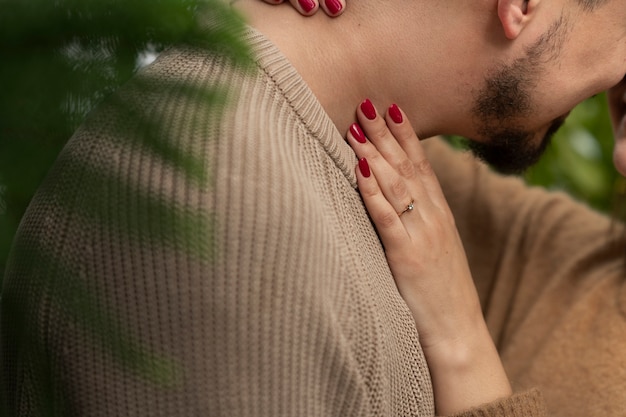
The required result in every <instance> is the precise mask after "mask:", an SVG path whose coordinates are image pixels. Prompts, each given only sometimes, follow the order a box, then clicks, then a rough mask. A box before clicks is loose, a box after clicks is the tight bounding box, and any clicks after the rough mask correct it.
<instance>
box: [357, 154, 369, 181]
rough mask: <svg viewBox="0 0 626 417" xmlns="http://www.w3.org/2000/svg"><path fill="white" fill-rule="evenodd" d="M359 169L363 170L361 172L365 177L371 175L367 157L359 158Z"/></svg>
mask: <svg viewBox="0 0 626 417" xmlns="http://www.w3.org/2000/svg"><path fill="white" fill-rule="evenodd" d="M359 171H361V174H362V175H363V176H364V177H365V178H369V177H370V174H371V172H370V166H369V164H368V163H367V159H365V158H361V159H359Z"/></svg>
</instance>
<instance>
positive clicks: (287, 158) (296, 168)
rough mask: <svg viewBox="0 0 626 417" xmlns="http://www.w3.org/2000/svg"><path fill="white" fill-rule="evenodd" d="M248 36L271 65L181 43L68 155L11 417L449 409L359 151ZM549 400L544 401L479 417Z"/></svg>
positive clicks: (28, 257) (51, 190) (20, 296)
mask: <svg viewBox="0 0 626 417" xmlns="http://www.w3.org/2000/svg"><path fill="white" fill-rule="evenodd" d="M246 36H247V37H248V39H249V40H250V42H251V44H252V45H253V49H254V50H255V53H256V56H257V68H256V71H250V72H243V71H240V70H237V69H234V68H232V66H231V65H230V64H229V63H228V62H227V61H226V60H224V59H222V58H220V57H219V56H208V55H206V53H203V52H201V51H197V50H192V49H185V48H180V49H172V50H170V51H167V52H166V53H163V54H162V55H161V56H160V58H159V59H158V60H157V62H156V63H154V64H153V65H151V66H150V67H149V68H148V69H146V70H145V71H143V72H142V74H141V75H140V76H139V77H137V79H136V80H135V81H133V82H132V83H131V84H130V85H128V86H126V87H125V88H124V89H122V91H120V92H119V93H118V94H116V96H115V97H113V98H112V99H110V100H108V102H107V103H105V104H104V105H103V106H101V108H99V109H98V110H97V111H96V112H95V113H94V114H92V115H91V117H90V118H89V120H88V121H87V123H86V124H85V125H84V126H83V127H82V128H81V129H80V130H79V131H78V132H77V133H76V135H75V136H74V137H73V138H72V139H71V141H70V143H69V144H68V146H67V148H66V149H65V150H64V152H63V153H62V155H61V156H60V158H59V160H58V162H57V164H56V165H55V167H54V169H53V170H52V172H51V173H50V175H49V177H48V179H47V180H46V182H45V184H44V185H43V187H42V188H41V190H40V192H39V193H38V194H37V196H36V197H35V199H34V200H33V203H32V205H31V207H30V208H29V210H28V213H27V215H26V216H25V218H24V221H23V224H22V226H21V228H20V231H19V233H18V237H17V239H16V242H15V247H14V250H13V254H12V258H11V260H10V262H9V265H8V270H7V274H6V280H5V287H4V294H3V301H2V344H3V351H2V372H3V373H4V375H5V376H6V378H5V382H4V387H3V393H4V395H5V397H6V398H5V400H6V401H7V404H8V406H9V412H10V413H11V415H13V416H35V415H44V414H45V413H44V411H51V413H50V414H52V415H63V416H168V417H172V416H228V417H238V416H241V417H243V416H268V417H278V416H289V417H294V416H337V417H339V416H342V417H343V416H388V417H391V416H393V417H396V416H420V417H422V416H432V415H433V414H434V408H433V407H434V406H433V393H432V387H431V383H430V377H429V372H428V368H427V364H426V362H425V359H424V356H423V354H422V350H421V348H420V345H419V335H418V334H417V333H416V329H415V326H414V322H413V319H412V316H411V314H410V312H409V310H408V308H407V306H406V304H405V303H404V301H403V300H402V298H401V297H400V296H399V294H398V292H397V290H396V287H395V284H394V281H393V278H392V276H391V274H390V271H389V268H388V265H387V263H386V261H385V255H384V253H383V250H382V247H381V244H380V242H379V239H378V237H377V235H376V233H375V230H374V228H373V226H372V224H371V223H370V221H369V219H368V215H367V213H366V211H365V208H364V206H363V204H362V202H361V200H360V197H359V194H358V192H357V191H356V189H355V184H356V182H355V177H354V165H355V158H354V155H353V153H352V151H351V150H350V148H349V147H348V145H347V144H346V143H345V142H344V140H343V138H342V135H341V134H340V133H339V132H338V131H337V130H336V129H335V127H334V126H333V124H332V123H331V121H330V119H329V118H328V116H327V115H326V114H325V113H324V111H323V110H322V108H321V106H320V104H319V103H318V102H317V101H316V99H315V98H314V96H313V94H312V93H311V91H310V90H309V89H308V87H307V86H306V85H305V83H304V82H303V81H302V79H301V78H300V77H299V76H298V74H297V73H296V72H295V71H294V69H293V67H292V66H291V65H290V64H289V63H288V61H287V60H286V59H285V58H284V57H283V56H282V55H281V54H280V53H279V51H278V50H277V49H276V48H275V47H274V46H273V45H272V44H271V43H269V42H268V41H267V40H266V39H265V38H264V37H263V36H261V35H260V34H258V33H256V32H254V31H250V32H248V33H247V35H246ZM208 86H221V87H224V88H225V89H226V90H227V91H228V98H229V101H228V106H227V107H226V110H224V111H223V112H219V113H218V112H216V111H214V109H211V108H209V106H208V104H207V103H208V101H207V97H205V96H204V95H202V94H200V93H198V91H196V90H194V89H193V88H192V87H194V88H195V87H201V88H204V87H208ZM120 105H121V106H122V107H120ZM542 407H543V403H542V401H541V399H540V397H539V394H538V393H537V392H535V391H529V392H525V393H522V394H520V395H518V396H514V397H512V398H509V399H505V400H503V401H500V402H496V403H494V404H488V405H485V406H484V407H481V408H478V409H476V410H473V411H468V412H467V413H464V414H463V415H464V416H485V417H488V416H502V417H504V416H542V415H543V411H542V410H543V408H542Z"/></svg>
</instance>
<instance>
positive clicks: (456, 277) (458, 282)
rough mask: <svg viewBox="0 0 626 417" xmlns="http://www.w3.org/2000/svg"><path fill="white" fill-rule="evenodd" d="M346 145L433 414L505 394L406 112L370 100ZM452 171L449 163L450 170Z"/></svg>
mask: <svg viewBox="0 0 626 417" xmlns="http://www.w3.org/2000/svg"><path fill="white" fill-rule="evenodd" d="M357 115H358V120H359V124H356V123H355V124H353V125H352V126H351V127H350V129H349V132H348V135H347V137H348V142H349V143H350V145H351V146H352V148H353V149H354V151H355V153H356V155H357V157H358V158H359V163H358V166H357V170H356V171H357V172H356V174H357V181H358V186H359V191H360V193H361V195H362V197H363V201H364V202H365V205H366V207H367V210H368V211H369V213H370V216H371V217H372V220H373V222H374V224H375V226H376V228H377V230H378V233H379V235H380V238H381V240H382V243H383V245H384V247H385V253H386V256H387V260H388V262H389V266H390V268H391V272H392V273H393V276H394V279H395V280H396V284H397V286H398V289H399V291H400V294H401V295H402V297H403V298H404V299H405V300H406V302H407V304H408V306H409V308H410V310H411V312H412V313H413V317H414V319H415V323H416V326H417V330H418V332H419V335H420V343H421V345H422V347H423V349H424V353H425V355H426V359H427V361H428V365H429V367H430V370H431V375H432V378H433V386H434V389H435V402H436V406H437V413H438V414H439V415H446V414H451V413H454V412H458V411H461V410H464V409H467V408H469V407H472V406H477V405H480V404H483V403H486V402H490V401H493V400H495V399H498V398H501V397H505V396H508V395H510V394H511V388H510V385H509V382H508V380H507V378H506V374H505V373H504V370H503V368H502V365H501V362H500V358H499V356H498V353H497V351H496V349H495V346H494V345H493V341H492V339H491V337H490V335H489V332H488V330H487V326H486V324H485V321H484V319H483V315H482V311H481V307H480V302H479V300H478V295H477V293H476V289H475V287H474V283H473V281H472V276H471V273H470V270H469V266H468V263H467V258H466V256H465V251H464V249H463V244H462V243H461V239H460V237H459V234H458V231H457V229H456V226H455V222H454V217H453V215H452V213H451V211H450V208H449V207H448V204H447V202H446V200H445V197H444V195H443V192H442V190H441V188H440V186H439V182H438V181H437V178H436V176H435V174H434V172H433V170H432V168H431V166H430V163H429V162H428V159H427V158H426V155H425V153H424V149H423V148H422V145H421V143H420V141H419V139H418V138H417V136H416V135H415V133H414V131H413V129H412V127H411V125H410V123H409V122H408V121H407V120H406V117H405V114H404V113H403V112H402V111H401V110H400V109H399V108H398V107H397V106H396V105H392V106H391V107H389V109H388V110H387V113H386V114H385V115H384V118H383V117H381V116H380V115H379V114H378V112H377V111H376V109H375V107H374V106H373V105H372V103H371V102H370V101H369V100H365V101H364V102H363V103H361V105H360V106H359V108H358V109H357ZM450 169H454V167H450Z"/></svg>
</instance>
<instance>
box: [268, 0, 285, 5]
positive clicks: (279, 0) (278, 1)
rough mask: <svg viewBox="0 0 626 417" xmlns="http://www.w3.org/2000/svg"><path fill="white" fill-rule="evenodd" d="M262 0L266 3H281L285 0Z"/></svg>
mask: <svg viewBox="0 0 626 417" xmlns="http://www.w3.org/2000/svg"><path fill="white" fill-rule="evenodd" d="M263 1H264V2H265V3H268V4H281V3H282V2H283V1H285V0H263Z"/></svg>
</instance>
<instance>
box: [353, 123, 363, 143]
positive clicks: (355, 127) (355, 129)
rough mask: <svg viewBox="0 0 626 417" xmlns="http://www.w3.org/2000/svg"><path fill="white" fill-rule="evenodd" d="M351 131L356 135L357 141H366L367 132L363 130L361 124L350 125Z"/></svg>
mask: <svg viewBox="0 0 626 417" xmlns="http://www.w3.org/2000/svg"><path fill="white" fill-rule="evenodd" d="M350 133H352V136H354V139H356V141H357V142H359V143H365V142H366V139H365V133H363V130H361V126H359V125H358V124H356V123H352V126H350Z"/></svg>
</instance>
